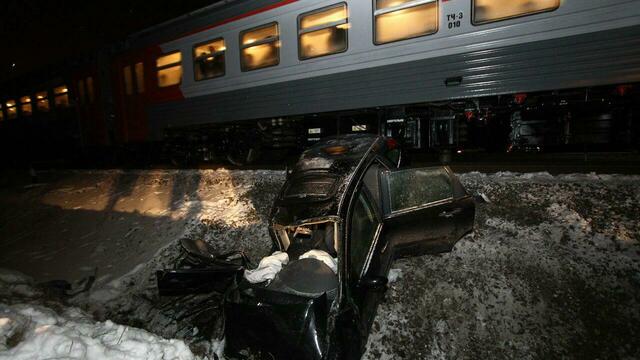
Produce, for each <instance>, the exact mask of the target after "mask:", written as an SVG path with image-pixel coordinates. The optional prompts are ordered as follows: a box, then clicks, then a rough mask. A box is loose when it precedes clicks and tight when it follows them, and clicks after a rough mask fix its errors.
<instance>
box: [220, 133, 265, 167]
mask: <svg viewBox="0 0 640 360" xmlns="http://www.w3.org/2000/svg"><path fill="white" fill-rule="evenodd" d="M261 147H262V146H261V145H260V141H259V140H258V139H256V137H255V136H242V137H236V138H235V139H234V141H233V142H232V143H230V144H229V145H228V146H227V149H226V154H225V155H226V158H227V161H228V162H229V163H231V164H233V165H235V166H244V165H251V164H253V163H255V162H256V161H257V160H258V159H259V158H260V156H261V155H262V151H261Z"/></svg>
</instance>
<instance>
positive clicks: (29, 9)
mask: <svg viewBox="0 0 640 360" xmlns="http://www.w3.org/2000/svg"><path fill="white" fill-rule="evenodd" d="M218 1H219V0H189V1H154V2H151V1H139V0H134V1H122V0H118V1H86V0H84V1H78V0H73V1H37V0H8V1H7V0H5V1H0V29H1V33H2V42H3V45H4V46H3V48H2V51H0V81H4V80H7V79H11V78H14V77H17V76H20V75H21V74H25V73H29V72H31V71H34V70H37V69H39V68H41V67H43V66H44V65H47V64H55V63H59V62H61V61H64V60H65V59H68V58H70V57H74V56H77V55H81V54H83V53H85V52H87V51H90V50H92V49H95V48H99V47H100V46H102V45H104V44H107V43H111V42H114V41H117V40H119V39H122V38H124V37H125V36H126V35H127V34H130V33H134V32H136V31H139V30H142V29H144V28H146V27H149V26H152V25H155V24H158V23H161V22H163V21H166V20H169V19H172V18H174V17H177V16H180V15H182V14H184V13H187V12H190V11H193V10H196V9H199V8H201V7H204V6H206V5H209V4H212V3H215V2H218ZM14 64H15V65H14Z"/></svg>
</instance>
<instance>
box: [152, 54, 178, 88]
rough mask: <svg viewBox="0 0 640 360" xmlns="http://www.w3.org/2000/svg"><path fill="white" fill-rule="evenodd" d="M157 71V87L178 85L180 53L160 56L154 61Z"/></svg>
mask: <svg viewBox="0 0 640 360" xmlns="http://www.w3.org/2000/svg"><path fill="white" fill-rule="evenodd" d="M156 68H157V69H158V87H167V86H172V85H178V84H180V82H181V81H182V53H181V52H179V51H177V52H174V53H172V54H168V55H164V56H160V57H159V58H158V59H157V60H156Z"/></svg>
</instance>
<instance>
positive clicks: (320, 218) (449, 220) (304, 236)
mask: <svg viewBox="0 0 640 360" xmlns="http://www.w3.org/2000/svg"><path fill="white" fill-rule="evenodd" d="M401 162H402V161H401V151H400V149H399V148H398V146H397V143H396V142H395V141H394V140H392V139H387V138H384V137H380V136H374V135H351V136H342V137H339V138H332V139H328V140H324V141H322V142H319V143H317V144H316V145H314V146H313V147H312V148H310V149H309V150H307V151H305V152H304V153H303V154H302V156H301V158H300V160H299V161H298V163H297V165H296V166H295V168H294V169H293V171H292V172H291V173H290V174H288V178H287V181H286V183H285V184H284V186H283V188H282V190H281V193H280V194H279V196H278V198H277V200H276V201H275V204H274V207H273V210H272V213H271V221H270V224H269V225H270V232H271V236H272V239H273V242H274V250H278V251H280V252H281V253H286V254H287V255H288V258H289V262H288V264H286V265H284V266H283V267H282V270H281V271H280V272H279V273H277V275H275V278H273V279H272V280H271V281H265V282H262V283H256V284H252V283H250V282H248V281H247V280H246V279H245V278H242V279H241V280H240V281H238V282H236V283H234V285H232V287H231V288H230V289H229V290H228V291H227V292H226V295H225V305H224V316H225V340H226V345H225V354H226V355H227V356H229V357H232V358H242V357H244V356H246V355H248V354H249V353H251V354H258V357H263V358H267V359H271V358H276V359H343V358H348V359H352V358H353V359H357V358H360V357H361V355H362V353H363V351H364V348H365V345H366V342H367V337H368V334H369V330H370V328H371V324H372V322H373V319H374V317H375V314H376V308H377V306H378V303H379V301H380V299H381V297H382V296H383V294H384V291H385V289H386V287H387V276H388V273H389V269H390V266H391V264H392V262H393V260H394V259H395V258H398V257H400V256H414V255H420V254H426V253H440V252H446V251H450V250H451V249H452V247H453V245H454V244H455V243H456V241H458V240H459V239H460V238H461V237H462V236H463V235H465V234H466V233H468V232H470V231H471V230H472V227H473V221H474V216H475V204H474V200H473V198H472V197H471V196H470V195H469V194H468V193H467V192H466V190H465V189H464V188H463V186H462V184H461V183H460V181H459V180H458V179H457V177H456V176H455V175H454V174H453V173H452V172H451V170H450V169H449V168H448V167H443V166H437V167H429V168H400V164H401ZM312 250H313V251H317V252H318V253H321V254H328V255H329V256H330V257H331V258H334V259H335V262H336V264H337V267H336V268H335V269H332V268H331V266H329V265H327V263H326V262H323V261H320V260H318V259H316V258H313V257H312V258H309V257H307V258H301V255H302V254H304V253H308V252H309V251H312Z"/></svg>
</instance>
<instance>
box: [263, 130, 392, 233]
mask: <svg viewBox="0 0 640 360" xmlns="http://www.w3.org/2000/svg"><path fill="white" fill-rule="evenodd" d="M380 139H381V137H380V136H377V135H371V134H358V135H344V136H340V137H332V138H328V139H325V140H323V141H320V142H318V143H317V144H315V145H314V146H313V147H311V148H309V149H308V150H306V151H305V152H304V153H303V154H302V155H301V157H300V159H299V160H298V162H297V164H296V166H295V168H294V169H293V172H292V173H291V175H290V176H289V178H288V179H287V182H286V184H285V186H284V187H283V190H282V192H281V193H280V195H279V196H278V198H277V199H276V202H275V207H274V209H273V213H272V216H271V219H272V223H276V224H281V225H290V224H295V223H297V222H300V221H303V220H307V219H316V218H322V217H327V216H336V215H339V214H338V211H339V207H340V202H341V200H342V198H343V195H344V192H345V191H346V190H347V187H348V185H349V180H350V179H351V178H352V176H353V175H354V173H355V172H356V170H357V169H358V165H360V163H361V161H362V160H363V158H364V157H365V156H366V154H367V152H368V151H369V149H371V148H372V147H373V145H374V144H375V143H376V142H378V141H380Z"/></svg>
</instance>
